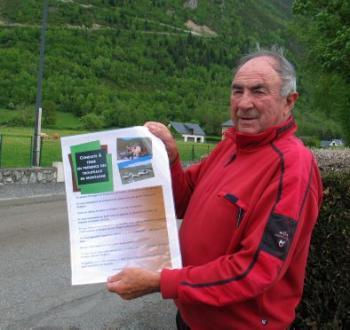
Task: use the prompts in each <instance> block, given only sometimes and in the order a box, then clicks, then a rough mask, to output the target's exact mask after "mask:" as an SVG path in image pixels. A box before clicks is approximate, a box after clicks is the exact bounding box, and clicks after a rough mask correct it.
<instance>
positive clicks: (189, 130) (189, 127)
mask: <svg viewBox="0 0 350 330" xmlns="http://www.w3.org/2000/svg"><path fill="white" fill-rule="evenodd" d="M170 126H171V127H173V128H174V129H175V131H176V132H177V133H179V134H186V135H199V136H205V132H204V131H203V130H202V128H201V127H200V126H199V125H198V124H192V123H179V122H176V121H171V122H170Z"/></svg>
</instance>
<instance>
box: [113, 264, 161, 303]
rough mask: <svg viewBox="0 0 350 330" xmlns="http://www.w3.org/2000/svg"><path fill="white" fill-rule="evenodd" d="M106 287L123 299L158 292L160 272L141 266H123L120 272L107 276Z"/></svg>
mask: <svg viewBox="0 0 350 330" xmlns="http://www.w3.org/2000/svg"><path fill="white" fill-rule="evenodd" d="M107 289H108V290H109V291H110V292H115V293H117V294H118V295H119V296H121V297H122V298H123V299H125V300H130V299H134V298H138V297H141V296H144V295H146V294H149V293H153V292H158V291H159V290H160V273H158V272H154V271H150V270H146V269H141V268H124V269H123V270H122V271H121V272H120V273H118V274H116V275H113V276H111V277H109V278H108V280H107Z"/></svg>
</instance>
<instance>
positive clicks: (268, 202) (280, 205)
mask: <svg viewBox="0 0 350 330" xmlns="http://www.w3.org/2000/svg"><path fill="white" fill-rule="evenodd" d="M301 163H302V165H300V166H299V167H298V166H295V163H291V165H288V163H287V164H286V163H284V162H283V163H282V162H281V168H280V171H279V174H278V175H276V178H275V179H274V180H273V182H271V183H270V184H269V185H268V187H267V188H266V190H265V192H264V193H263V195H262V196H261V198H259V200H258V201H257V203H256V205H251V208H250V210H248V211H247V213H246V214H245V218H244V219H243V221H244V222H245V227H244V232H243V234H242V240H241V248H240V249H239V251H237V252H235V253H233V254H227V255H223V256H221V257H219V258H218V259H216V260H213V261H212V262H209V263H207V264H204V265H201V266H189V267H185V268H182V269H174V270H169V269H164V270H162V272H161V293H162V296H163V297H164V298H173V299H178V300H179V301H180V302H181V303H204V304H209V305H213V306H223V305H226V304H232V303H235V302H239V301H244V300H247V299H249V298H252V297H255V296H257V295H260V294H261V293H263V292H264V291H265V290H267V289H268V288H269V287H270V286H271V285H273V284H274V282H275V281H278V280H279V279H280V278H281V277H283V276H284V274H285V273H286V271H287V269H288V267H290V265H291V264H292V259H293V256H294V255H295V254H298V253H299V251H298V248H299V247H300V246H303V247H305V244H299V245H298V242H303V240H306V239H310V236H311V232H312V229H313V226H314V224H315V222H316V219H317V216H318V212H319V208H320V202H321V199H322V197H321V196H322V184H321V181H320V177H319V173H318V169H317V166H316V164H315V162H314V161H313V159H310V158H309V161H308V162H307V163H306V162H305V161H303V162H301ZM305 163H306V164H305ZM306 248H307V246H306Z"/></svg>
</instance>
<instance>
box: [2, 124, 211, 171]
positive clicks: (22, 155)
mask: <svg viewBox="0 0 350 330" xmlns="http://www.w3.org/2000/svg"><path fill="white" fill-rule="evenodd" d="M43 132H44V133H46V134H47V136H48V137H47V138H44V139H43V140H42V150H41V166H43V167H47V166H52V162H55V161H61V160H62V155H61V143H60V139H59V138H60V137H62V136H67V135H75V134H83V133H86V131H81V130H73V129H71V130H70V129H43ZM0 136H1V137H2V142H0V166H1V167H3V168H6V167H28V166H31V143H32V141H31V137H32V136H33V128H20V127H0ZM177 144H178V147H179V151H180V156H181V160H182V161H193V160H198V159H200V158H201V157H202V156H205V155H207V154H208V153H209V152H210V151H211V150H212V149H213V148H214V146H215V144H209V143H190V142H186V143H185V142H183V141H180V140H178V141H177Z"/></svg>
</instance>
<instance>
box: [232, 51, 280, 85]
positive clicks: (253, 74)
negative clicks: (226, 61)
mask: <svg viewBox="0 0 350 330" xmlns="http://www.w3.org/2000/svg"><path fill="white" fill-rule="evenodd" d="M275 66H276V62H275V60H274V59H273V58H270V57H267V56H264V57H257V58H254V59H252V60H250V61H248V62H247V63H245V64H243V65H242V67H241V68H240V69H239V70H238V71H237V73H236V74H235V76H234V78H233V82H234V83H235V82H237V83H238V82H239V81H242V82H243V81H246V82H248V81H250V82H251V83H259V82H261V83H263V82H277V81H280V77H279V75H278V73H277V72H276V69H275Z"/></svg>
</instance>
